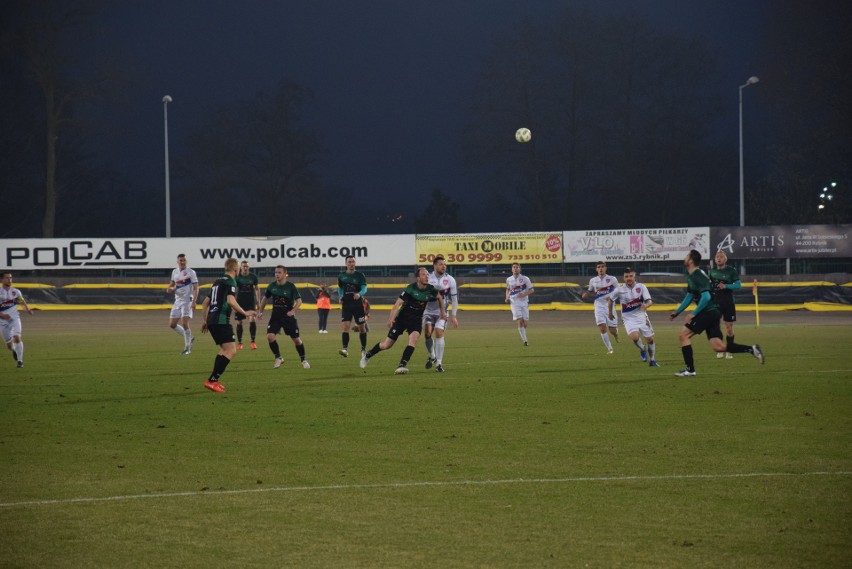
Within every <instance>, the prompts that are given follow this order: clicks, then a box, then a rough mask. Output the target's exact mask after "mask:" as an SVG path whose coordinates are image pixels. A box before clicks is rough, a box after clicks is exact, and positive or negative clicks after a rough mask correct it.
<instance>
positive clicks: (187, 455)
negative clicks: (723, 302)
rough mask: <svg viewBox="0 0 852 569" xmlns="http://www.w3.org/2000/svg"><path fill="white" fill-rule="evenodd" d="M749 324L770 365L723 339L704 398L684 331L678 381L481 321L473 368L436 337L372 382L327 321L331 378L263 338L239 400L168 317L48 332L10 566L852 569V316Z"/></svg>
mask: <svg viewBox="0 0 852 569" xmlns="http://www.w3.org/2000/svg"><path fill="white" fill-rule="evenodd" d="M655 316H656V317H655ZM385 317H386V313H383V312H378V313H375V314H374V319H373V324H372V327H373V332H372V333H371V335H370V340H369V346H372V345H373V344H374V343H375V342H376V341H378V340H379V339H380V338H381V337H383V336H384V332H383V331H380V330H383V329H384V327H383V325H382V322H383V319H384V318H385ZM743 317H744V318H746V319H747V322H744V323H741V324H739V326H738V328H737V334H738V335H737V340H738V341H740V342H743V343H746V342H747V343H751V342H758V343H760V344H761V345H762V346H763V348H764V350H765V352H766V354H767V363H766V365H764V366H761V365H759V364H758V362H757V361H756V360H754V359H753V358H751V357H750V356H746V355H738V356H737V357H736V358H735V359H734V360H716V359H715V357H714V354H713V353H712V352H711V351H710V350H709V348H708V347H707V346H706V340H705V339H704V338H703V337H702V338H699V339H697V340H696V342H695V352H696V364H697V366H698V373H699V375H698V376H697V377H695V378H690V379H681V378H677V377H675V376H674V375H673V374H674V372H676V371H678V370H679V369H681V368H682V361H681V357H680V350H679V347H678V346H677V340H676V332H677V326H676V325H674V324H670V323H668V322H665V323H664V322H662V321H663V320H664V315H663V314H659V313H657V314H656V315H654V314H652V318H653V319H654V322H655V326H656V328H657V333H658V336H657V339H658V346H659V348H658V360H659V361H660V363H661V365H662V366H663V367H662V368H660V369H651V368H649V367H647V366H646V365H643V364H642V363H641V361H640V360H639V356H638V351H637V350H636V348H635V347H633V346H632V345H631V344H629V343H628V342H626V341H625V339H624V338H622V341H621V343H620V344H619V345H618V346H617V347H616V348H617V349H616V353H615V354H614V355H612V356H607V355H606V354H605V353H604V350H603V345H602V344H601V342H600V338H599V336H598V333H597V331H596V329H595V327H594V325H593V324H592V317H591V315H590V314H587V313H573V314H570V313H533V315H532V322H531V327H530V329H529V336H530V346H529V347H528V348H524V347H523V346H522V345H521V342H520V339H519V337H518V334H517V332H516V331H515V330H514V328H513V324H512V322H511V319H510V317H509V315H508V314H507V313H504V312H501V313H464V312H463V313H462V314H461V316H460V321H461V324H462V328H460V329H458V330H451V331H449V333H448V334H447V350H446V355H445V367H446V368H447V372H446V373H444V374H437V373H434V372H432V371H426V370H425V369H423V363H424V361H425V350H424V349H423V346H422V342H421V345H420V346H419V347H418V350H417V352H415V356H414V361H413V362H412V364H411V365H410V367H411V368H412V373H410V374H409V375H407V376H394V375H393V370H394V368H395V367H396V365H397V362H398V359H399V356H400V354H401V352H402V345H400V344H399V343H398V344H397V346H395V347H394V348H393V349H392V350H390V351H388V352H382V353H381V354H379V355H378V356H376V358H374V359H373V360H371V362H370V364H369V366H368V368H367V370H366V372H364V371H362V370H361V369H359V367H358V359H357V357H349V358H348V359H344V358H341V357H340V356H339V355H337V349H338V347H339V341H340V336H339V333H338V332H337V331H336V330H332V331H331V333H329V334H327V335H319V334H317V333H316V328H315V319H314V318H313V315H312V314H310V313H308V314H305V315H303V316H302V317H301V318H300V320H301V323H302V335H303V338H304V340H305V344H306V348H307V354H308V359H309V360H310V362H311V364H312V366H313V367H312V369H310V370H303V369H302V368H301V367H300V366H299V365H298V363H297V362H298V358H297V356H296V352H295V350H294V349H293V346H292V342H290V340H289V339H287V338H284V337H281V338H279V342H280V344H281V346H282V349H283V354H284V356H285V364H284V366H283V367H282V368H281V369H278V370H273V369H272V355H271V353H270V352H269V350H268V347H267V345H266V341H265V339H264V338H263V336H261V338H260V341H259V344H260V349H259V350H257V351H254V352H253V351H249V350H243V351H242V352H239V353H238V354H237V356H236V358H235V360H234V361H233V362H232V363H231V366H230V367H229V368H228V371H227V373H226V374H225V376H223V378H222V381H223V383H224V385H225V386H226V387H227V393H224V394H214V393H211V392H209V391H206V390H204V389H203V388H202V383H203V381H204V379H205V378H206V376H207V374H208V373H209V371H210V369H211V367H212V363H213V358H214V355H215V347H214V346H213V343H212V341H211V340H210V338H208V337H206V336H200V337H199V338H198V341H197V342H196V345H195V348H194V351H193V353H192V354H191V355H190V356H188V357H181V356H180V355H178V352H179V351H180V349H181V348H182V344H181V340H180V338H178V336H177V335H176V334H174V333H173V332H170V331H168V330H167V328H166V321H167V313H159V312H157V313H152V312H79V313H62V312H50V313H45V312H41V313H37V314H36V315H35V316H27V315H24V317H23V318H24V340H25V345H26V357H25V359H26V367H25V368H23V369H16V368H15V367H14V362H13V361H12V358H10V357H9V356H8V354H7V355H4V356H3V358H5V360H3V359H0V480H2V483H1V484H0V567H99V568H100V567H181V568H184V567H298V568H303V567H405V568H416V567H430V568H431V567H440V568H450V567H501V568H503V567H518V568H533V567H583V568H585V567H604V568H606V567H684V568H687V567H688V568H694V567H771V568H773V569H777V568H784V567H849V566H850V565H852V503H850V495H852V454H850V449H852V444H850V443H852V382H850V380H852V365H850V363H849V357H848V353H849V346H850V345H852V326H850V325H849V324H850V323H852V318H850V317H849V316H845V315H837V314H833V315H831V314H829V315H813V314H809V313H804V314H803V313H780V314H766V315H762V320H763V325H762V326H761V327H760V328H756V327H755V326H754V322H753V316H750V315H743ZM195 325H196V326H197V322H196V323H195ZM353 346H354V347H355V349H354V350H351V351H352V352H357V336H353ZM353 346H350V347H353Z"/></svg>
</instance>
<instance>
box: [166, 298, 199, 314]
mask: <svg viewBox="0 0 852 569" xmlns="http://www.w3.org/2000/svg"><path fill="white" fill-rule="evenodd" d="M194 308H195V306H194V305H193V303H192V297H191V296H187V297H186V298H178V299H175V303H174V304H173V305H172V311H171V313H169V318H183V317H184V316H186V317H188V318H192V311H193V309H194Z"/></svg>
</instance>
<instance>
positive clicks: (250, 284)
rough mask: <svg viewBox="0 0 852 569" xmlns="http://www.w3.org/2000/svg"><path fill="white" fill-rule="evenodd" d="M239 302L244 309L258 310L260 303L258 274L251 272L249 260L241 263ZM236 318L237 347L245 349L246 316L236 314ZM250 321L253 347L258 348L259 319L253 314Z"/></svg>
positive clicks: (238, 290) (237, 279) (238, 277)
mask: <svg viewBox="0 0 852 569" xmlns="http://www.w3.org/2000/svg"><path fill="white" fill-rule="evenodd" d="M234 280H236V281H237V302H239V303H240V306H242V307H243V309H244V310H257V307H258V305H259V304H260V290H259V289H258V288H257V275H256V274H254V273H252V272H251V269H250V267H249V262H248V261H243V262H242V263H240V272H239V274H238V275H237V278H236V279H234ZM234 320H236V321H237V349H238V350H242V349H243V320H245V317H244V316H243V315H242V314H239V313H237V314H235V315H234ZM248 321H249V335H250V336H251V349H252V350H256V349H257V344H256V343H255V341H254V340H255V337H256V336H257V321H256V319H255V318H254V317H253V316H252V317H250V318H249V319H248Z"/></svg>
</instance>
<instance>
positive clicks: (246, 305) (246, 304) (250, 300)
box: [234, 296, 257, 321]
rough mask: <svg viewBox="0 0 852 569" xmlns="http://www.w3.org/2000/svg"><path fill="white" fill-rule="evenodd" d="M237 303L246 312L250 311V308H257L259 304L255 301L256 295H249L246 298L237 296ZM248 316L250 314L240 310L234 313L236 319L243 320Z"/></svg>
mask: <svg viewBox="0 0 852 569" xmlns="http://www.w3.org/2000/svg"><path fill="white" fill-rule="evenodd" d="M237 304H239V305H240V308H242V309H243V310H245V311H246V312H248V311H249V310H255V309H257V305H256V304H255V303H254V297H253V296H249V297H245V298H240V297H239V296H237ZM246 318H248V316H244V315H243V314H241V313H239V312H236V313H234V319H235V320H238V321H242V320H245V319H246Z"/></svg>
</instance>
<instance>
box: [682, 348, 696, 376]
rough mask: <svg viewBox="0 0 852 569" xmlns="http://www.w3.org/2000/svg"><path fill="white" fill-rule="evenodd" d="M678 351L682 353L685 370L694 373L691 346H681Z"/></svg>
mask: <svg viewBox="0 0 852 569" xmlns="http://www.w3.org/2000/svg"><path fill="white" fill-rule="evenodd" d="M680 351H681V352H682V353H683V363H685V364H686V369H688V370H689V371H695V360H694V359H693V358H692V344H690V345H688V346H681V348H680Z"/></svg>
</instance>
